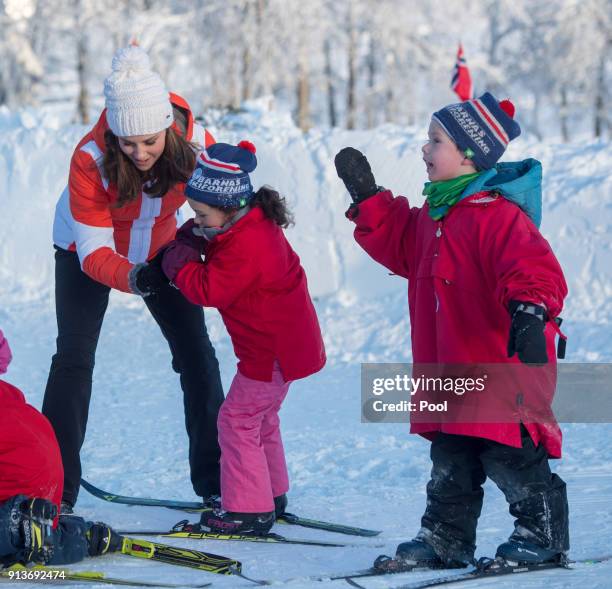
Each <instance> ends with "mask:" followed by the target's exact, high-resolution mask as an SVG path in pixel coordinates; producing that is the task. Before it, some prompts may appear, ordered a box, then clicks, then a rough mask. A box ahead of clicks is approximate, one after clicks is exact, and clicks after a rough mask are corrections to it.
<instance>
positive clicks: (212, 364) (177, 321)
mask: <svg viewBox="0 0 612 589" xmlns="http://www.w3.org/2000/svg"><path fill="white" fill-rule="evenodd" d="M109 293H110V288H109V287H107V286H105V285H104V284H101V283H100V282H97V281H95V280H93V279H92V278H90V277H89V276H87V275H86V274H85V273H84V272H83V271H82V270H81V267H80V264H79V259H78V257H77V254H76V253H75V252H70V251H66V250H63V249H60V248H57V247H56V252H55V305H56V314H57V325H58V337H57V353H56V354H55V355H54V356H53V359H52V362H51V369H50V372H49V379H48V381H47V387H46V390H45V397H44V400H43V408H42V410H43V413H44V415H45V416H46V417H47V418H48V419H49V421H50V422H51V424H52V425H53V428H54V430H55V434H56V436H57V440H58V442H59V446H60V450H61V454H62V460H63V462H64V494H63V500H64V501H67V502H69V503H70V504H72V505H74V503H76V499H77V496H78V492H79V484H80V479H81V461H80V457H79V452H80V449H81V446H82V445H83V441H84V439H85V429H86V426H87V417H88V413H89V402H90V398H91V388H92V374H93V369H94V363H95V354H96V347H97V344H98V337H99V335H100V329H101V327H102V321H103V319H104V314H105V312H106V307H107V305H108V297H109ZM143 300H144V302H145V304H146V306H147V307H148V309H149V311H150V313H151V315H152V316H153V318H154V319H155V321H156V322H157V324H158V325H159V327H160V329H161V331H162V334H163V335H164V337H165V338H166V340H167V341H168V345H169V346H170V351H171V353H172V368H173V369H174V370H175V372H177V373H178V374H179V375H180V382H181V388H182V389H183V403H184V408H185V424H186V428H187V434H188V437H189V464H190V467H191V482H192V484H193V488H194V490H195V492H196V494H198V495H200V496H202V497H206V496H208V495H212V494H219V493H220V487H219V458H220V450H219V443H218V440H217V414H218V413H219V408H220V407H221V404H222V403H223V389H222V386H221V377H220V375H219V363H218V361H217V358H216V356H215V350H214V348H213V346H212V344H211V342H210V339H209V337H208V332H207V331H206V325H205V323H204V311H203V309H202V308H201V307H199V306H197V305H192V304H191V303H190V302H188V301H187V300H186V299H185V298H184V297H183V295H181V293H180V292H179V291H178V290H176V289H175V288H173V287H172V286H170V285H168V287H167V288H164V289H163V290H162V291H161V292H159V293H158V294H155V295H151V296H148V297H145V298H144V299H143ZM118 353H119V354H127V353H129V350H118Z"/></svg>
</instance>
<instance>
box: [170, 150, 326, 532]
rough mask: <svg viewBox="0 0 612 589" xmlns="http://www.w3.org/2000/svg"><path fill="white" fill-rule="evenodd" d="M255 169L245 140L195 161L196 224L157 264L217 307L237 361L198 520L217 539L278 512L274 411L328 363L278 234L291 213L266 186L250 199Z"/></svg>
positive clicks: (283, 479) (251, 528) (254, 527)
mask: <svg viewBox="0 0 612 589" xmlns="http://www.w3.org/2000/svg"><path fill="white" fill-rule="evenodd" d="M256 166H257V158H256V156H255V147H254V146H253V144H252V143H249V142H248V141H242V142H240V143H239V144H238V146H233V145H229V144H226V143H216V144H214V145H212V146H210V147H208V148H207V149H206V150H205V151H203V152H201V153H200V155H199V157H198V160H197V166H196V169H195V171H194V173H193V175H192V177H191V179H190V180H189V182H188V184H187V186H186V188H185V195H186V196H187V200H188V202H189V205H190V206H191V208H192V209H193V210H194V212H195V213H196V217H195V220H190V221H187V223H186V224H185V225H183V227H181V229H180V230H179V231H178V233H177V239H176V241H175V242H174V243H173V244H172V245H171V246H170V247H169V248H168V249H167V250H166V253H165V254H164V259H163V262H162V268H163V270H164V272H165V273H166V275H167V276H168V278H169V279H170V280H171V281H172V282H173V283H174V284H175V285H176V287H177V288H179V289H180V291H181V292H182V293H183V295H184V296H185V297H186V298H187V299H188V300H189V301H190V302H192V303H194V304H197V305H203V306H205V307H216V308H217V309H219V312H220V314H221V317H222V319H223V322H224V323H225V326H226V327H227V330H228V332H229V335H230V337H231V339H232V344H233V346H234V352H235V354H236V356H237V358H238V371H237V373H236V376H235V377H234V380H233V382H232V385H231V387H230V390H229V392H228V394H227V397H226V399H225V402H224V403H223V405H222V407H221V410H220V412H219V418H218V427H219V445H220V446H221V506H219V505H218V504H217V506H216V508H215V509H214V511H213V512H212V513H211V512H208V513H207V512H205V513H204V514H203V515H202V518H201V522H200V526H203V527H206V528H209V529H210V530H212V531H214V532H226V533H233V532H240V533H255V534H265V533H267V532H269V531H270V528H271V527H272V525H273V524H274V520H275V517H279V516H280V515H282V514H283V513H284V511H285V508H286V506H287V498H286V493H287V491H288V489H289V479H288V474H287V466H286V463H285V454H284V450H283V444H282V440H281V433H280V422H279V418H278V412H279V409H280V407H281V404H282V402H283V399H284V398H285V396H286V394H287V391H288V389H289V384H290V382H291V381H293V380H297V379H299V378H305V377H307V376H309V375H311V374H314V373H315V372H318V371H319V370H321V368H323V366H324V364H325V348H324V345H323V339H322V337H321V330H320V328H319V322H318V319H317V315H316V312H315V309H314V306H313V304H312V301H311V299H310V295H309V293H308V285H307V282H306V274H305V273H304V269H303V268H302V266H301V265H300V259H299V258H298V256H297V254H296V253H295V252H294V251H293V249H292V248H291V246H290V245H289V242H288V241H287V239H286V238H285V235H284V233H283V231H282V229H281V228H282V227H287V226H288V225H289V224H290V223H291V217H290V214H289V212H288V211H287V209H286V206H285V200H284V199H283V198H281V197H280V196H279V194H278V193H277V192H276V191H274V190H272V189H271V188H270V187H267V186H263V187H262V188H260V189H259V190H258V191H257V192H254V190H253V187H252V185H251V180H250V178H249V172H252V171H253V170H254V169H255V167H256ZM201 254H203V255H204V256H205V260H204V262H202V259H201ZM296 342H297V345H296Z"/></svg>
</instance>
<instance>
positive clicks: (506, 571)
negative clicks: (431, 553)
mask: <svg viewBox="0 0 612 589" xmlns="http://www.w3.org/2000/svg"><path fill="white" fill-rule="evenodd" d="M611 559H612V555H608V556H603V557H600V558H590V559H586V558H585V559H580V560H574V561H570V560H568V559H567V558H566V557H564V558H563V559H561V560H559V561H557V562H542V563H538V564H518V563H512V562H506V561H504V560H502V559H500V558H495V559H493V558H481V559H479V560H478V563H477V565H476V567H475V568H474V569H472V570H470V571H466V572H463V573H456V574H452V575H446V576H442V577H437V578H435V579H424V580H422V581H414V582H411V583H405V584H403V585H396V586H394V587H392V588H391V589H429V588H430V587H438V586H440V585H450V584H452V583H462V582H464V581H471V580H475V579H488V578H490V577H497V576H502V575H515V574H521V573H532V572H536V571H543V570H550V569H558V568H563V569H571V565H572V564H576V563H577V564H597V563H600V562H605V561H608V560H611ZM347 580H348V579H347ZM349 584H351V585H352V586H353V587H361V586H360V585H359V584H358V583H355V582H352V583H351V582H350V581H349ZM361 589H364V588H363V587H361Z"/></svg>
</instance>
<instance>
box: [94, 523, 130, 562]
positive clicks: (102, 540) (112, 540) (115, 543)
mask: <svg viewBox="0 0 612 589" xmlns="http://www.w3.org/2000/svg"><path fill="white" fill-rule="evenodd" d="M87 547H88V550H87V552H88V553H89V556H101V555H102V554H107V553H108V552H117V551H118V550H121V548H122V547H123V536H120V535H119V534H117V532H115V531H114V530H113V529H112V528H111V527H110V526H107V525H106V524H104V523H102V522H96V523H94V524H92V526H91V527H90V528H89V530H88V531H87Z"/></svg>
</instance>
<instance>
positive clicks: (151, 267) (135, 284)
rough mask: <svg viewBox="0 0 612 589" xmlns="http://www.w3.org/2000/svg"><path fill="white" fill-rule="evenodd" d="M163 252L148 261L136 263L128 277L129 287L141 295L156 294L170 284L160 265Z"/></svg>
mask: <svg viewBox="0 0 612 589" xmlns="http://www.w3.org/2000/svg"><path fill="white" fill-rule="evenodd" d="M162 258H163V253H161V252H160V253H159V254H158V255H157V256H156V257H155V258H153V259H152V260H151V261H150V262H148V263H146V262H145V263H143V264H136V265H135V266H134V267H133V268H132V269H131V270H130V274H129V277H128V280H129V285H130V289H131V290H132V292H133V293H134V294H137V295H140V296H141V297H148V296H149V295H154V294H157V293H158V292H159V291H160V290H162V289H163V288H165V287H167V286H168V285H169V284H170V281H169V280H168V277H167V276H166V275H165V274H164V271H163V270H162V267H161V261H162Z"/></svg>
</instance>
